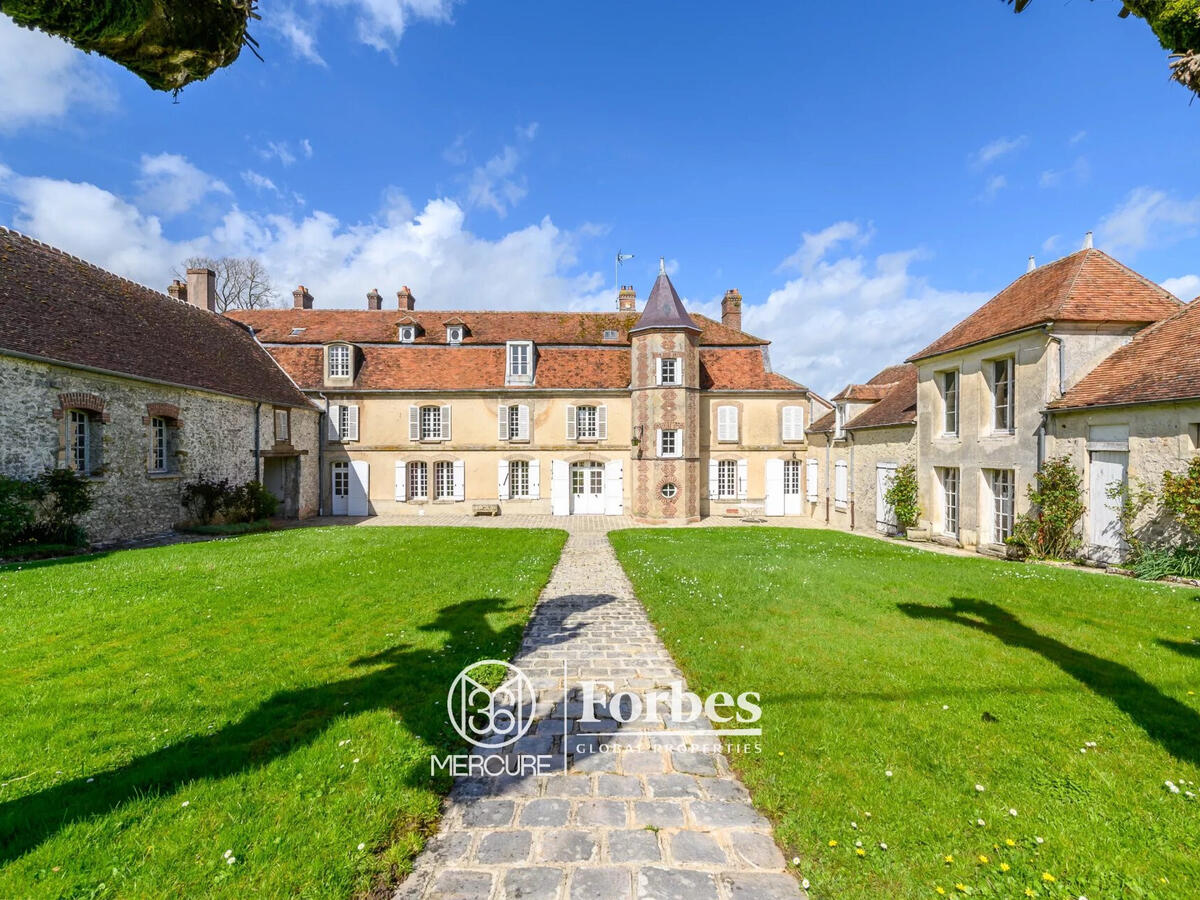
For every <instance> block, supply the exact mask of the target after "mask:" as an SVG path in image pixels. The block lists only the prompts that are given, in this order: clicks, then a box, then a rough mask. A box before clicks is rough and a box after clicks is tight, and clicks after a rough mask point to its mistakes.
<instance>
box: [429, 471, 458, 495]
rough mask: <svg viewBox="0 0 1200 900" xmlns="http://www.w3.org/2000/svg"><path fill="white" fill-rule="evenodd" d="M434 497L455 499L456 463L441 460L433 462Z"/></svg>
mask: <svg viewBox="0 0 1200 900" xmlns="http://www.w3.org/2000/svg"><path fill="white" fill-rule="evenodd" d="M433 479H434V484H433V487H434V499H435V500H452V499H454V463H452V462H439V463H434V464H433Z"/></svg>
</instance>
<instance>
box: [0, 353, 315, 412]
mask: <svg viewBox="0 0 1200 900" xmlns="http://www.w3.org/2000/svg"><path fill="white" fill-rule="evenodd" d="M0 356H11V357H13V358H15V359H24V360H28V361H30V362H38V363H44V364H46V365H51V366H62V367H63V368H64V369H75V370H77V371H80V372H94V373H96V374H97V375H107V376H109V377H111V378H125V379H128V380H129V381H142V382H145V383H146V384H160V385H162V386H163V387H169V388H175V389H177V390H184V391H199V392H200V393H203V394H215V395H216V396H218V397H231V398H233V399H234V400H245V401H246V402H247V403H270V404H272V405H273V406H287V407H291V408H293V409H304V408H305V407H304V405H303V404H300V403H291V402H282V403H281V402H277V401H275V400H269V399H267V398H265V397H247V396H245V395H244V394H231V393H229V392H228V391H218V390H216V389H215V388H208V387H200V386H199V385H195V384H183V383H182V382H178V381H165V380H163V379H161V378H152V377H150V376H148V375H136V374H134V373H133V372H118V371H116V370H114V369H102V368H100V367H99V366H88V365H84V364H82V363H74V362H67V361H65V360H61V359H55V358H54V357H52V356H38V355H37V354H34V353H22V352H21V351H19V350H9V349H8V348H7V347H0ZM275 364H276V365H279V364H278V363H275ZM284 374H285V375H286V374H287V373H286V372H285V373H284ZM288 380H289V381H290V380H291V379H290V378H289V379H288ZM292 383H293V384H295V382H292ZM296 391H297V392H298V393H299V394H300V395H301V396H302V397H303V399H305V400H308V399H309V398H308V397H305V396H304V393H305V391H304V389H303V388H301V387H298V386H297V387H296ZM310 405H311V404H310ZM314 409H316V407H314ZM317 411H318V412H319V411H320V410H319V409H317Z"/></svg>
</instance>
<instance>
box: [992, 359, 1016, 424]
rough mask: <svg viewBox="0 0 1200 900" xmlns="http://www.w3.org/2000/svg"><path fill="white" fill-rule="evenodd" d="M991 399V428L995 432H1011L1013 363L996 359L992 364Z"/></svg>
mask: <svg viewBox="0 0 1200 900" xmlns="http://www.w3.org/2000/svg"><path fill="white" fill-rule="evenodd" d="M992 399H993V401H994V403H993V408H994V415H993V417H992V428H993V429H994V430H995V431H1012V430H1013V412H1014V404H1013V361H1012V357H1009V358H1008V359H997V360H993V362H992Z"/></svg>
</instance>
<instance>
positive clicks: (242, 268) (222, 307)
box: [175, 256, 279, 312]
mask: <svg viewBox="0 0 1200 900" xmlns="http://www.w3.org/2000/svg"><path fill="white" fill-rule="evenodd" d="M181 268H182V269H183V271H184V272H186V271H187V270H188V269H212V270H213V271H214V272H216V273H217V312H225V311H227V310H230V309H267V308H268V307H271V306H274V305H275V301H276V300H277V299H278V296H279V295H278V294H276V293H275V288H274V287H272V286H271V276H270V275H269V274H267V269H266V266H264V265H263V264H262V261H261V260H259V259H258V258H256V257H253V256H221V257H211V256H192V257H190V258H188V259H185V260H184V261H183V266H182V267H181ZM175 277H176V278H180V279H183V278H184V277H185V276H184V275H183V274H181V272H180V271H179V270H178V269H177V270H176V271H175Z"/></svg>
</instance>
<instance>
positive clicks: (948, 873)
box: [612, 528, 1200, 900]
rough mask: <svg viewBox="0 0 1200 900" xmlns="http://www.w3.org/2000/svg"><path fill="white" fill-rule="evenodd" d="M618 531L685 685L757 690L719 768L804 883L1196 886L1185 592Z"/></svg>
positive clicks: (863, 890)
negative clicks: (753, 723) (748, 746)
mask: <svg viewBox="0 0 1200 900" xmlns="http://www.w3.org/2000/svg"><path fill="white" fill-rule="evenodd" d="M612 542H613V544H614V546H615V547H616V550H617V554H618V556H619V557H620V559H621V561H622V563H623V564H624V566H625V568H626V570H627V571H628V572H629V574H630V577H631V578H632V580H633V583H634V585H635V587H636V588H637V591H638V595H639V596H640V597H641V598H642V600H643V601H644V602H645V603H646V605H647V606H648V608H649V610H650V615H651V617H652V619H653V620H654V621H655V623H656V624H657V626H658V628H659V630H660V633H661V634H662V637H663V639H664V640H665V641H666V643H667V646H668V647H669V648H670V649H671V651H672V652H673V653H674V654H675V658H676V660H677V661H678V662H679V664H680V665H681V667H682V668H683V670H684V671H685V673H686V674H687V676H688V678H689V681H690V682H691V687H692V689H693V690H698V691H699V692H703V693H707V692H711V691H715V690H725V691H729V692H731V693H733V694H735V695H736V694H737V693H738V692H739V691H743V690H757V691H760V692H761V693H762V698H763V703H762V706H763V718H762V726H763V731H764V734H763V745H762V752H761V753H759V754H757V755H749V756H742V757H739V756H736V755H735V756H734V757H733V762H734V765H735V767H737V768H738V769H739V771H740V773H741V775H742V776H743V778H744V779H745V781H746V783H747V786H748V787H749V788H750V789H751V791H752V792H753V794H754V799H755V802H756V803H757V804H758V805H759V806H760V807H761V808H762V809H763V810H764V811H765V812H766V813H767V814H768V815H770V816H771V817H772V818H773V819H774V821H775V822H776V824H777V828H778V836H779V839H780V842H781V844H782V845H783V848H784V851H785V853H786V854H787V856H788V858H789V859H791V858H792V857H793V856H795V857H798V858H799V866H798V870H799V872H800V874H801V875H802V876H803V877H806V878H808V879H809V880H810V881H811V883H812V895H813V896H814V897H839V898H840V897H872V898H876V897H935V896H938V888H939V887H940V888H941V889H942V890H944V891H946V892H947V893H948V894H959V895H962V894H963V893H969V894H970V895H972V896H987V897H992V896H995V897H1023V896H1025V895H1026V891H1027V890H1029V891H1032V894H1029V896H1036V897H1071V898H1075V897H1079V896H1081V895H1082V896H1087V897H1089V898H1091V900H1097V898H1100V897H1196V896H1198V895H1200V803H1198V802H1197V801H1196V800H1195V799H1189V798H1188V797H1187V795H1186V793H1185V792H1186V791H1192V792H1200V787H1197V786H1196V784H1197V783H1200V713H1198V710H1200V644H1198V643H1196V640H1197V639H1198V638H1200V602H1198V601H1200V597H1197V594H1198V593H1200V591H1197V590H1196V589H1195V588H1190V589H1181V588H1170V587H1167V586H1163V585H1154V584H1143V583H1137V582H1133V581H1129V580H1125V579H1120V578H1109V577H1104V576H1100V575H1095V574H1089V573H1086V572H1077V571H1069V570H1063V569H1053V568H1049V567H1045V566H1038V565H1032V564H1030V565H1020V564H1014V563H1002V562H995V561H991V560H985V559H969V558H961V557H949V556H945V555H940V554H934V553H929V552H925V551H921V550H916V549H913V548H908V547H905V546H903V545H901V544H898V543H889V542H883V541H876V540H872V539H870V538H864V537H855V536H851V535H846V534H840V533H835V532H827V531H798V530H789V529H769V528H761V529H760V528H755V529H744V528H742V529H725V528H723V529H711V530H709V529H699V530H697V529H688V530H643V531H625V532H619V533H615V534H613V535H612ZM1091 742H1094V746H1091ZM1083 751H1086V752H1083ZM889 773H890V774H889ZM1168 780H1169V781H1171V782H1173V783H1174V784H1175V785H1177V786H1178V787H1179V788H1180V791H1181V792H1180V793H1178V794H1175V793H1171V791H1170V790H1169V789H1168V788H1167V787H1166V785H1165V782H1167V781H1168ZM976 785H979V786H981V787H982V788H983V790H982V791H979V790H977V788H976ZM1010 810H1012V811H1015V814H1011V813H1010ZM852 823H856V824H857V829H856V828H855V827H854V825H853V824H852ZM1039 839H1040V842H1039ZM835 841H836V842H837V843H836V844H834V843H833V842H835ZM856 841H861V842H862V848H861V849H862V850H863V851H864V853H863V854H862V855H858V854H857V853H856V850H857V849H858V848H856V846H855V844H856ZM1010 841H1011V842H1012V843H1011V844H1010V843H1009V842H1010ZM881 844H886V845H887V849H886V850H885V849H881V847H880V845H881ZM1005 867H1007V869H1006V868H1005ZM1044 873H1045V876H1044ZM1050 878H1052V879H1054V880H1053V881H1051V880H1048V879H1050ZM958 885H961V887H956V886H958Z"/></svg>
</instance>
